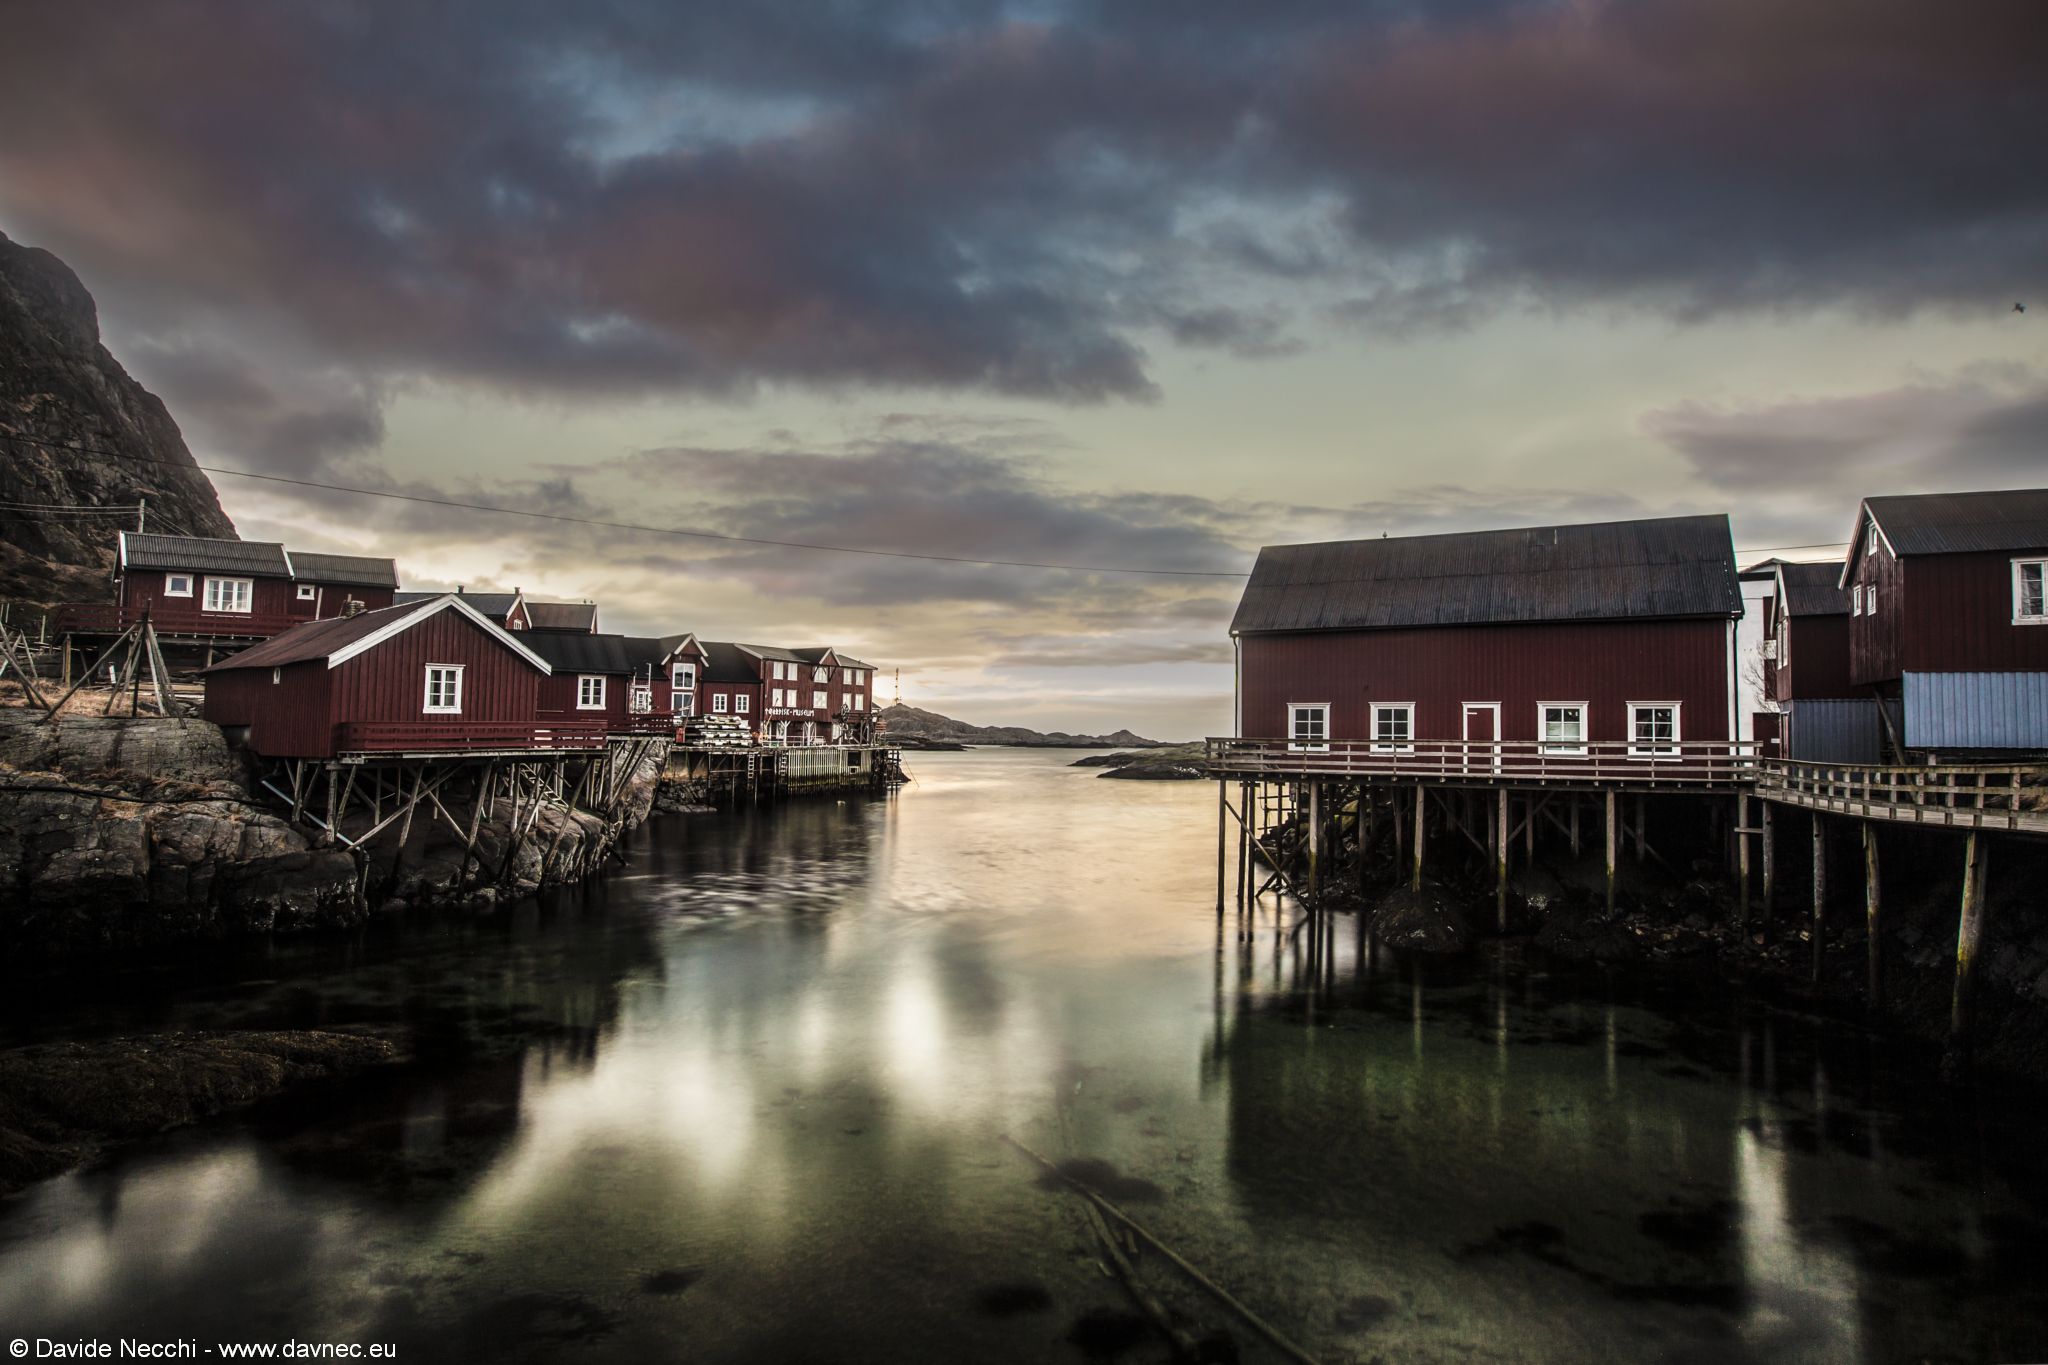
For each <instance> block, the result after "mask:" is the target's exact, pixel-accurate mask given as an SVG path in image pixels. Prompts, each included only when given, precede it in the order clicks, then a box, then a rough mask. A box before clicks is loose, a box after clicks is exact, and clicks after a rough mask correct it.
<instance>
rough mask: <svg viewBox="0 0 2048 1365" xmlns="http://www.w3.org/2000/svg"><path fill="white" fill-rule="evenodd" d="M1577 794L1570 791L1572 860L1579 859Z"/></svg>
mask: <svg viewBox="0 0 2048 1365" xmlns="http://www.w3.org/2000/svg"><path fill="white" fill-rule="evenodd" d="M1579 851H1580V850H1579V794H1578V793H1577V792H1573V793H1572V861H1573V862H1577V861H1578V860H1579Z"/></svg>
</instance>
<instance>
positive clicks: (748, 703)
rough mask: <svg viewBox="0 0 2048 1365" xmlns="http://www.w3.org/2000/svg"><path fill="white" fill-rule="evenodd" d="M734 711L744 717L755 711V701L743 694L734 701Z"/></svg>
mask: <svg viewBox="0 0 2048 1365" xmlns="http://www.w3.org/2000/svg"><path fill="white" fill-rule="evenodd" d="M732 709H733V711H734V712H735V713H737V714H739V715H742V716H744V715H745V714H747V712H749V711H751V710H753V709H754V699H753V698H752V697H750V696H748V695H747V694H746V693H744V692H742V693H740V694H739V695H738V696H736V697H734V698H733V699H732Z"/></svg>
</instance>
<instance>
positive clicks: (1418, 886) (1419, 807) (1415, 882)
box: [1408, 782, 1425, 891]
mask: <svg viewBox="0 0 2048 1365" xmlns="http://www.w3.org/2000/svg"><path fill="white" fill-rule="evenodd" d="M1424 809H1425V808H1424V806H1423V790H1422V784H1421V783H1420V782H1418V783H1416V784H1415V875H1414V876H1413V877H1411V878H1410V879H1409V882H1408V889H1409V890H1411V891H1420V890H1422V824H1423V813H1424Z"/></svg>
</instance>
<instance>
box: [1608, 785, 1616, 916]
mask: <svg viewBox="0 0 2048 1365" xmlns="http://www.w3.org/2000/svg"><path fill="white" fill-rule="evenodd" d="M1615 853H1616V849H1615V829H1614V791H1613V789H1612V788H1609V789H1608V791H1607V913H1608V914H1610V915H1611V914H1613V913H1614V864H1615Z"/></svg>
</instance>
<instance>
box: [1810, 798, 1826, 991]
mask: <svg viewBox="0 0 2048 1365" xmlns="http://www.w3.org/2000/svg"><path fill="white" fill-rule="evenodd" d="M1827 915H1828V838H1827V825H1826V824H1825V823H1823V822H1822V820H1821V818H1820V812H1819V811H1815V812H1814V813H1813V979H1814V980H1815V981H1816V982H1817V981H1819V980H1820V970H1821V966H1822V964H1823V963H1824V962H1825V960H1826V958H1827Z"/></svg>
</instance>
